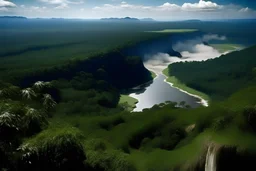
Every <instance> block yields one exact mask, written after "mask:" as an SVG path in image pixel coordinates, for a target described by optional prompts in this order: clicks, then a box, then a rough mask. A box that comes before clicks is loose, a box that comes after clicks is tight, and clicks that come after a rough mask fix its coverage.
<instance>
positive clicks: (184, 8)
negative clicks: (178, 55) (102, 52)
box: [0, 0, 256, 21]
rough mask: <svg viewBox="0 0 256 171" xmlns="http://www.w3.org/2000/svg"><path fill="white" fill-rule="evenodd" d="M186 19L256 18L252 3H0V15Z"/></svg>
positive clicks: (93, 0) (196, 0) (157, 0)
mask: <svg viewBox="0 0 256 171" xmlns="http://www.w3.org/2000/svg"><path fill="white" fill-rule="evenodd" d="M7 15H8V16H10V15H16V16H25V17H29V18H38V17H40V18H81V19H98V18H107V17H127V16H129V17H136V18H153V19H155V20H163V21H172V20H187V19H201V20H212V19H248V18H256V1H255V0H0V16H7Z"/></svg>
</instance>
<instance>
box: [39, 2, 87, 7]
mask: <svg viewBox="0 0 256 171" xmlns="http://www.w3.org/2000/svg"><path fill="white" fill-rule="evenodd" d="M39 1H41V2H44V3H47V4H51V5H56V7H55V9H66V8H69V5H68V4H75V5H78V4H82V3H84V2H83V1H69V0H39Z"/></svg>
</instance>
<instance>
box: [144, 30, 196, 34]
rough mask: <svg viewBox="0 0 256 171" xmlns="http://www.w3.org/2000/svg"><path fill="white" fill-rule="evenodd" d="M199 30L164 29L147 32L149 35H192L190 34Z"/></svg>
mask: <svg viewBox="0 0 256 171" xmlns="http://www.w3.org/2000/svg"><path fill="white" fill-rule="evenodd" d="M196 31H198V30H197V29H164V30H159V31H146V32H149V33H190V32H196Z"/></svg>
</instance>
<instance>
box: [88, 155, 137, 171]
mask: <svg viewBox="0 0 256 171" xmlns="http://www.w3.org/2000/svg"><path fill="white" fill-rule="evenodd" d="M87 157H88V158H87V163H88V164H89V165H90V166H91V167H92V168H93V169H95V170H105V171H112V170H115V171H135V170H136V168H135V167H134V165H133V164H132V163H131V162H130V161H129V160H128V155H127V154H124V153H122V152H120V151H116V150H109V151H103V152H102V151H100V152H98V151H88V155H87Z"/></svg>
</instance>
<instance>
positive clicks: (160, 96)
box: [130, 74, 200, 111]
mask: <svg viewBox="0 0 256 171" xmlns="http://www.w3.org/2000/svg"><path fill="white" fill-rule="evenodd" d="M165 78H166V77H165V76H164V75H163V74H159V75H158V76H157V77H156V78H155V79H154V80H153V81H152V82H149V83H147V84H144V85H140V86H138V87H135V88H134V89H133V90H132V91H133V93H131V94H130V96H131V97H134V98H136V99H138V100H139V102H138V103H137V105H136V108H135V109H134V111H142V110H143V109H145V108H151V107H153V106H154V105H155V104H160V103H164V102H166V101H173V102H178V103H179V102H181V101H185V102H186V104H187V105H190V106H191V107H193V108H195V107H198V106H200V99H198V98H195V97H192V96H190V95H188V94H186V93H183V92H181V91H179V90H178V89H176V88H173V87H171V86H170V85H169V84H168V83H166V82H165V81H164V80H165Z"/></svg>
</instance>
